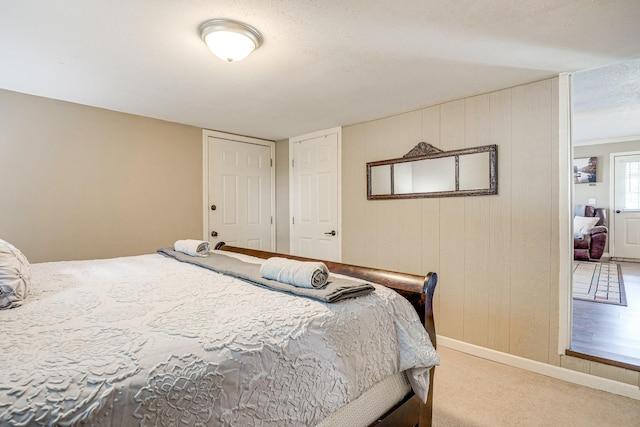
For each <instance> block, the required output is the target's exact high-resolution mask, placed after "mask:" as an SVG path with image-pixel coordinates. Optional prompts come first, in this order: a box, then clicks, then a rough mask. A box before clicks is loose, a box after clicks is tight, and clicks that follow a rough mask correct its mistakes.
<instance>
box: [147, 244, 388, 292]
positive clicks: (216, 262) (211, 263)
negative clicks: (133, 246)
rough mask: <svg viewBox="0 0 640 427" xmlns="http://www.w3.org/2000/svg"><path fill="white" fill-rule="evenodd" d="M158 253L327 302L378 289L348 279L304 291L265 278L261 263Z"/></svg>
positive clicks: (277, 289) (168, 249) (175, 252)
mask: <svg viewBox="0 0 640 427" xmlns="http://www.w3.org/2000/svg"><path fill="white" fill-rule="evenodd" d="M158 253H159V254H162V255H166V256H169V257H171V258H175V259H176V260H178V261H181V262H186V263H189V264H193V265H197V266H199V267H203V268H207V269H209V270H212V271H216V272H218V273H221V274H225V275H227V276H232V277H237V278H238V279H241V280H244V281H246V282H248V283H251V284H253V285H257V286H262V287H265V288H268V289H272V290H274V291H280V292H286V293H288V294H291V295H297V296H301V297H307V298H313V299H316V300H318V301H322V302H327V303H335V302H338V301H342V300H343V299H347V298H355V297H360V296H365V295H368V294H370V293H372V292H374V291H375V289H376V288H375V287H374V286H373V285H372V284H370V283H360V282H357V281H354V280H348V279H336V280H331V281H330V282H328V283H327V285H326V286H325V287H323V288H300V287H297V286H293V285H289V284H287V283H281V282H278V281H276V280H271V279H265V278H264V277H262V276H261V275H260V265H258V264H253V263H249V262H244V261H240V260H239V259H236V258H232V257H230V256H227V255H221V254H217V253H215V252H212V253H211V254H210V255H209V256H208V257H206V258H202V257H192V256H188V255H185V254H183V253H181V252H177V251H174V250H173V249H170V248H161V249H158Z"/></svg>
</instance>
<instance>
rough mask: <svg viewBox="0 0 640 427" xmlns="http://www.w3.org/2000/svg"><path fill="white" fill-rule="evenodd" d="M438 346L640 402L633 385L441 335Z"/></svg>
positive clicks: (638, 391)
mask: <svg viewBox="0 0 640 427" xmlns="http://www.w3.org/2000/svg"><path fill="white" fill-rule="evenodd" d="M438 345H439V346H440V345H442V346H444V347H448V348H450V349H452V350H457V351H460V352H462V353H467V354H470V355H472V356H477V357H481V358H483V359H487V360H491V361H493V362H498V363H502V364H504V365H508V366H513V367H515V368H520V369H524V370H526V371H530V372H534V373H536V374H540V375H545V376H547V377H552V378H557V379H559V380H562V381H567V382H570V383H574V384H579V385H583V386H586V387H591V388H595V389H597V390H603V391H607V392H609V393H613V394H618V395H621V396H626V397H630V398H632V399H636V400H640V388H639V387H638V386H634V385H631V384H625V383H621V382H619V381H613V380H610V379H608V378H602V377H597V376H595V375H589V374H585V373H584V372H578V371H572V370H571V369H566V368H562V367H560V366H554V365H549V364H547V363H542V362H537V361H535V360H530V359H525V358H524V357H520V356H514V355H512V354H508V353H502V352H500V351H496V350H491V349H489V348H485V347H480V346H477V345H474V344H469V343H466V342H462V341H458V340H454V339H452V338H448V337H443V336H440V335H438Z"/></svg>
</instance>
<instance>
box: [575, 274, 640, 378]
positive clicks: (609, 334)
mask: <svg viewBox="0 0 640 427" xmlns="http://www.w3.org/2000/svg"><path fill="white" fill-rule="evenodd" d="M618 263H619V264H620V265H621V270H622V277H623V281H624V287H625V291H626V295H627V306H626V307H624V306H619V305H612V304H602V303H597V302H590V301H580V300H576V299H574V300H573V331H572V339H571V349H570V350H568V351H567V354H570V355H573V356H577V357H583V358H587V359H591V360H596V361H599V362H602V363H607V364H611V365H615V366H621V367H624V368H627V369H632V370H635V371H640V263H632V262H618Z"/></svg>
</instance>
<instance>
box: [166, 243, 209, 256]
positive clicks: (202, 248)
mask: <svg viewBox="0 0 640 427" xmlns="http://www.w3.org/2000/svg"><path fill="white" fill-rule="evenodd" d="M173 250H175V251H178V252H182V253H183V254H187V255H191V256H207V255H209V242H206V241H204V240H194V239H186V240H176V242H175V243H174V244H173Z"/></svg>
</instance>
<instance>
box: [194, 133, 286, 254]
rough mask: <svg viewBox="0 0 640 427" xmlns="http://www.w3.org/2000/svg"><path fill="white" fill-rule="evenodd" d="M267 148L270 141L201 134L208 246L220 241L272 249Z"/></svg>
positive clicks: (270, 188) (269, 175)
mask: <svg viewBox="0 0 640 427" xmlns="http://www.w3.org/2000/svg"><path fill="white" fill-rule="evenodd" d="M239 138H241V137H239ZM243 139H244V138H243ZM258 141H259V140H258ZM272 149H273V146H272V145H271V144H266V145H263V144H261V143H252V142H246V141H237V140H233V139H227V138H223V137H217V136H211V135H208V136H207V147H206V150H207V151H208V156H207V157H208V164H207V167H206V169H207V170H206V171H205V173H206V176H207V179H206V183H205V185H206V186H207V187H208V191H207V194H206V203H205V209H206V211H207V213H206V218H205V227H206V228H205V233H206V235H207V236H206V238H208V240H209V242H211V245H212V247H215V245H216V244H217V243H218V242H225V243H226V244H229V245H233V246H240V247H245V248H251V249H261V250H268V251H271V250H274V249H275V248H274V244H275V239H274V236H273V231H274V225H273V214H274V213H273V182H272V160H271V159H272Z"/></svg>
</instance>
